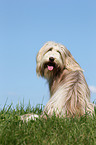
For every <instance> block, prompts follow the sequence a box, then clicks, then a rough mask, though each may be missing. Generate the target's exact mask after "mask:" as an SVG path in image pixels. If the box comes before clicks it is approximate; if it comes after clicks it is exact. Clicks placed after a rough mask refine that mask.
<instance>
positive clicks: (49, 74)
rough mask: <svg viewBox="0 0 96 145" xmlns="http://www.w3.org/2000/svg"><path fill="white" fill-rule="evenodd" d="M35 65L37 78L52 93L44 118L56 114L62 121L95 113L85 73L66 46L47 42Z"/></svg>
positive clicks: (29, 116) (40, 51) (30, 115)
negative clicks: (65, 118) (63, 118)
mask: <svg viewBox="0 0 96 145" xmlns="http://www.w3.org/2000/svg"><path fill="white" fill-rule="evenodd" d="M36 61H37V67H36V72H37V75H38V76H42V77H45V78H46V79H47V80H48V83H49V90H50V100H49V102H48V103H47V105H46V106H45V108H44V111H43V115H41V117H42V116H43V117H45V118H46V115H45V114H47V115H48V116H52V115H53V113H54V112H55V114H56V116H59V117H61V116H63V117H64V116H66V115H67V116H68V117H70V116H73V117H74V116H75V115H79V116H81V115H84V114H85V113H86V112H87V113H89V114H91V115H92V114H93V113H94V104H92V103H90V90H89V88H88V85H87V83H86V80H85V78H84V75H83V70H82V69H81V67H80V66H79V64H78V63H77V62H76V61H75V59H74V58H73V56H72V55H71V53H70V52H69V51H68V49H67V48H66V47H65V46H64V45H61V44H58V43H55V42H51V41H49V42H47V43H46V44H45V45H44V46H43V47H42V48H41V49H40V50H39V52H38V54H37V58H36ZM31 117H32V119H34V118H35V115H32V114H29V115H28V116H27V118H26V120H28V118H29V119H30V118H31ZM21 118H22V119H23V118H24V117H21ZM36 118H38V116H36Z"/></svg>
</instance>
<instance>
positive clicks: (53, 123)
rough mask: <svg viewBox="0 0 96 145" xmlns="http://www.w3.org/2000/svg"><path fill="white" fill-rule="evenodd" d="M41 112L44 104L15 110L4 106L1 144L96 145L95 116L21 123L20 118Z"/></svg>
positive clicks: (0, 127) (1, 114)
mask: <svg viewBox="0 0 96 145" xmlns="http://www.w3.org/2000/svg"><path fill="white" fill-rule="evenodd" d="M42 110H43V105H37V106H36V107H35V108H34V107H32V108H31V105H30V104H29V105H28V106H27V108H24V105H20V106H19V105H17V106H16V109H14V108H12V106H11V105H10V106H9V107H5V106H4V108H3V109H2V110H1V111H0V145H32V144H33V145H96V115H94V116H93V117H91V116H88V115H87V114H86V115H84V116H82V117H75V118H58V117H56V116H55V115H53V116H52V117H51V118H49V117H47V120H45V119H43V118H41V119H36V121H34V120H31V121H29V122H23V121H22V120H20V115H23V114H26V113H31V112H33V113H36V114H41V113H42ZM95 114H96V109H95Z"/></svg>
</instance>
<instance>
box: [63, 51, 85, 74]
mask: <svg viewBox="0 0 96 145" xmlns="http://www.w3.org/2000/svg"><path fill="white" fill-rule="evenodd" d="M65 67H66V68H67V69H68V70H71V71H76V70H80V71H83V69H82V68H81V67H80V65H79V64H78V63H77V62H76V61H75V59H74V58H73V56H72V55H71V53H70V51H69V50H68V49H66V54H65Z"/></svg>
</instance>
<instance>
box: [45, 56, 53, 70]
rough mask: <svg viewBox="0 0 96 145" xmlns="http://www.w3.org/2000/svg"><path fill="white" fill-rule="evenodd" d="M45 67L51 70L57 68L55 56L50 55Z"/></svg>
mask: <svg viewBox="0 0 96 145" xmlns="http://www.w3.org/2000/svg"><path fill="white" fill-rule="evenodd" d="M44 68H47V69H48V70H49V71H53V70H54V68H56V64H55V62H54V57H49V62H46V63H45V64H44Z"/></svg>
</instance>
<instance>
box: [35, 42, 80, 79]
mask: <svg viewBox="0 0 96 145" xmlns="http://www.w3.org/2000/svg"><path fill="white" fill-rule="evenodd" d="M36 61H37V67H36V72H37V75H38V76H40V75H41V76H44V77H45V78H47V79H50V78H52V77H53V76H55V75H57V74H59V73H60V72H62V71H63V70H64V68H66V69H67V70H70V71H76V70H81V71H82V69H81V67H80V66H79V64H78V63H77V62H76V61H75V59H74V58H73V56H72V55H71V53H70V52H69V51H68V49H67V48H66V47H65V46H63V45H61V44H58V43H55V42H51V41H49V42H47V43H46V44H45V45H44V46H43V47H42V48H41V49H40V50H39V52H38V54H37V58H36Z"/></svg>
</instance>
